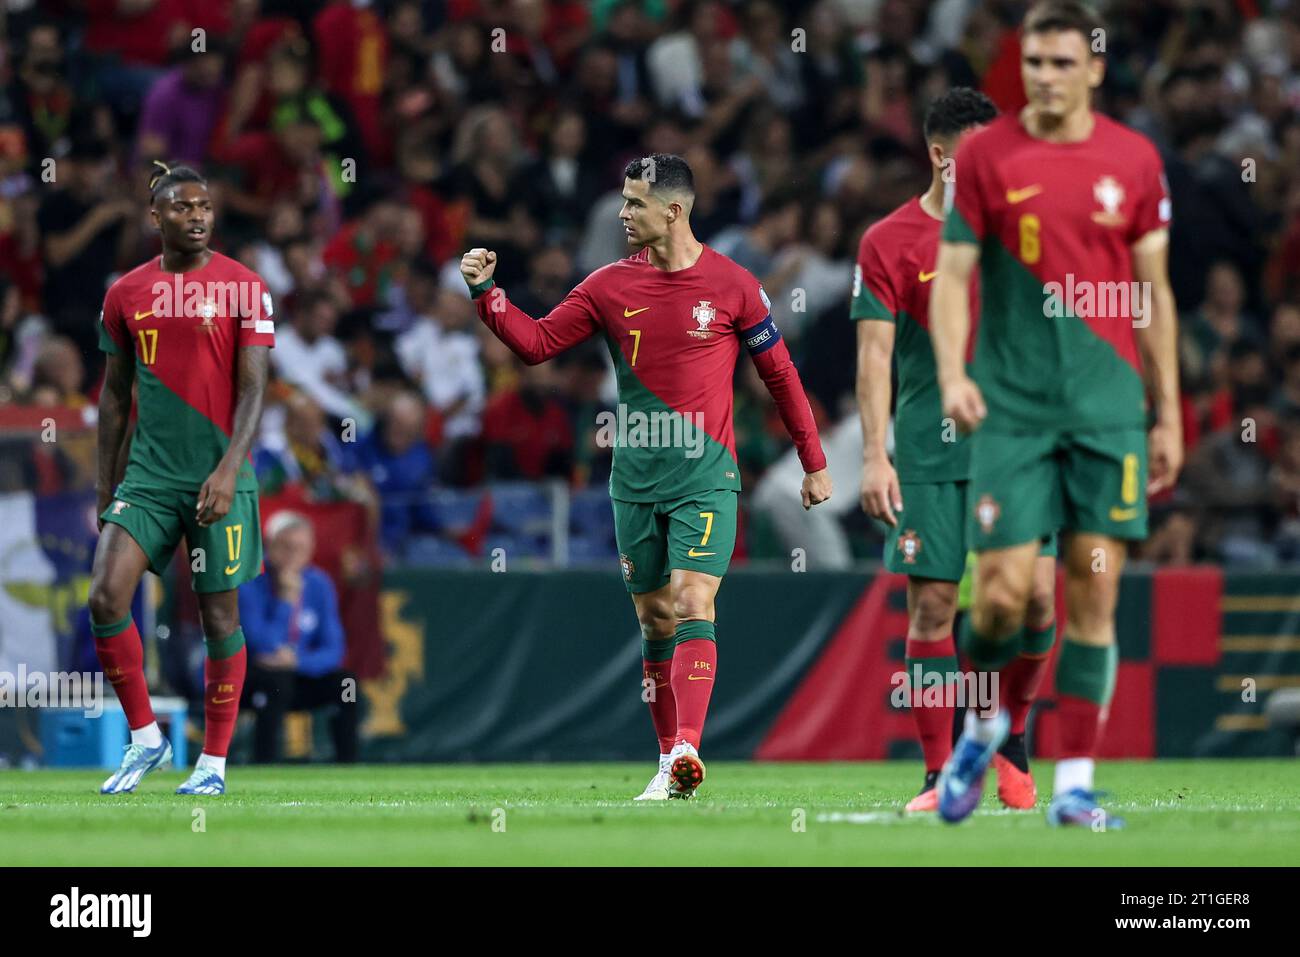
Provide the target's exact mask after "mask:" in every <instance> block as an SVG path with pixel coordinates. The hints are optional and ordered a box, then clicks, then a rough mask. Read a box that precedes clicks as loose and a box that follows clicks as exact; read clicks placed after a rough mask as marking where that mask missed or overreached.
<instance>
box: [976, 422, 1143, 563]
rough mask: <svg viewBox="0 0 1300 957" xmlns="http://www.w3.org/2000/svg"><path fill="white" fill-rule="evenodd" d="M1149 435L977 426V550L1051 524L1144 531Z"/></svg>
mask: <svg viewBox="0 0 1300 957" xmlns="http://www.w3.org/2000/svg"><path fill="white" fill-rule="evenodd" d="M1146 483H1147V436H1146V431H1145V430H1143V429H1139V428H1129V429H1089V430H1077V431H1057V430H1047V431H1041V432H1016V433H1006V432H987V433H986V432H984V431H983V430H981V431H979V432H976V433H975V443H974V446H973V448H972V451H971V482H970V493H969V494H970V499H971V501H970V504H969V509H968V512H967V516H968V526H967V527H968V528H969V530H970V541H971V547H972V548H973V549H974V550H975V551H980V552H982V551H987V550H989V549H993V548H1009V547H1010V546H1012V545H1019V544H1021V543H1023V542H1028V541H1032V540H1033V539H1035V538H1043V537H1044V536H1046V535H1049V534H1051V533H1052V532H1054V531H1055V530H1056V529H1062V530H1065V531H1074V532H1089V533H1094V534H1098V535H1108V536H1110V537H1112V538H1119V539H1128V540H1141V539H1144V538H1146V536H1147V499H1146Z"/></svg>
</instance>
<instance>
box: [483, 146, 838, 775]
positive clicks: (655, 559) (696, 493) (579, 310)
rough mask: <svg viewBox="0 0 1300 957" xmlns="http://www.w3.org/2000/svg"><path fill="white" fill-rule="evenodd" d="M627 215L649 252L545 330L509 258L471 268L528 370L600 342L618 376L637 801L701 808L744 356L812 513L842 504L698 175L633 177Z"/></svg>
mask: <svg viewBox="0 0 1300 957" xmlns="http://www.w3.org/2000/svg"><path fill="white" fill-rule="evenodd" d="M624 176H625V179H624V183H623V199H624V203H623V208H622V210H621V211H620V212H619V218H620V219H621V220H622V222H623V225H624V227H625V229H626V231H627V239H628V243H629V244H630V245H632V246H634V247H639V249H638V251H637V252H636V253H635V254H634V255H632V256H630V257H628V258H627V259H622V260H620V261H618V262H615V263H611V264H610V265H608V266H605V267H603V268H601V269H598V270H597V271H596V272H594V273H592V274H591V275H590V276H588V277H587V278H586V279H585V280H584V281H583V282H582V283H580V284H579V285H578V286H577V287H576V288H574V289H573V291H572V292H570V293H569V295H568V296H566V297H565V299H564V301H563V302H561V303H560V304H559V305H558V306H556V307H555V309H553V310H552V311H551V312H550V314H548V315H547V316H545V317H543V318H541V319H538V320H536V321H534V320H533V319H532V318H531V317H529V316H528V315H526V314H525V313H523V312H521V311H520V310H519V309H518V308H517V307H515V306H514V305H513V304H511V302H510V301H509V299H508V298H507V297H506V295H505V293H504V291H503V290H501V289H500V288H497V287H495V284H494V282H493V279H492V274H493V272H494V270H495V268H496V262H497V257H496V253H494V252H491V251H489V250H486V249H472V250H470V251H469V252H468V253H466V254H465V256H464V257H463V258H462V260H461V265H460V269H461V273H462V275H463V276H464V277H465V281H466V282H467V283H468V284H469V287H470V291H471V294H472V295H473V297H474V301H475V303H476V305H477V307H478V314H479V317H480V318H481V319H482V320H483V322H484V323H485V324H486V325H487V326H488V328H489V329H491V330H492V332H493V333H494V334H495V335H496V336H497V337H498V338H499V339H501V341H502V342H504V343H505V344H506V345H507V346H509V347H510V349H511V350H512V351H513V352H514V353H515V354H516V355H517V356H519V357H520V358H521V359H522V360H523V361H524V362H526V363H528V364H530V365H532V364H536V363H538V362H544V361H545V360H547V359H549V358H551V357H552V356H554V355H556V354H557V353H559V352H562V351H564V350H565V349H568V348H569V347H570V346H573V345H576V344H577V343H579V342H582V341H584V340H585V339H588V338H590V337H591V336H593V335H596V334H597V333H600V334H602V335H603V336H604V339H605V344H606V346H607V347H608V349H609V353H610V356H611V357H612V358H613V360H614V366H615V368H616V370H617V374H618V393H619V411H618V416H617V421H618V428H617V430H616V431H615V434H614V436H613V444H614V462H613V471H612V474H611V476H610V483H609V487H610V497H611V498H612V499H613V505H614V527H615V535H616V538H617V541H618V550H619V553H620V554H619V561H620V564H621V565H622V569H623V580H624V583H625V585H626V586H627V590H628V592H629V593H630V594H631V596H632V603H633V604H634V605H635V606H636V615H637V619H638V621H639V622H640V624H641V634H642V639H643V640H642V658H643V677H644V685H643V686H644V687H645V688H646V691H647V695H646V697H647V698H648V700H649V704H650V716H651V719H652V721H653V723H654V728H655V734H656V735H657V736H658V738H659V770H658V773H656V774H655V776H654V778H653V779H652V780H651V782H650V784H649V785H648V786H647V787H646V789H645V791H644V792H643V793H642V794H641V795H640V797H639V798H638V799H637V800H661V799H664V798H668V797H690V796H691V795H692V794H693V793H694V792H695V789H696V788H697V787H698V786H699V785H700V783H701V782H702V781H703V780H704V764H703V763H702V762H701V761H700V757H699V753H698V748H699V746H700V735H701V732H702V731H703V728H704V718H705V714H706V713H707V711H708V706H709V697H710V695H711V694H712V691H713V684H714V680H715V679H716V677H717V649H716V644H715V630H714V598H715V596H716V595H717V592H718V586H719V585H721V583H722V576H723V575H724V574H725V573H726V570H727V566H728V564H729V563H730V561H731V551H732V548H733V546H734V544H735V537H736V500H737V493H738V492H739V490H740V469H739V467H738V466H737V464H736V452H735V440H734V437H733V434H732V392H733V388H732V378H733V375H734V373H735V368H736V360H737V357H738V355H739V352H740V348H741V344H742V343H743V344H744V346H745V348H746V349H747V350H748V351H749V354H750V356H751V357H752V358H753V360H754V363H755V365H757V367H758V371H759V373H760V374H761V375H762V377H763V381H764V382H765V383H766V384H767V387H768V390H769V391H770V392H771V394H772V397H773V398H774V399H775V400H776V404H777V408H778V409H779V410H780V413H781V418H782V420H783V421H784V422H785V426H786V428H787V429H788V430H789V432H790V435H791V437H792V438H793V439H794V442H795V446H796V448H797V449H798V452H799V459H800V461H801V462H802V463H803V467H804V471H805V472H806V473H807V474H806V475H805V478H804V481H803V489H802V493H801V495H802V499H803V504H804V507H805V508H808V507H811V506H813V505H816V504H818V503H819V502H824V501H826V500H827V499H828V498H830V494H831V480H830V476H829V475H828V474H827V473H826V458H825V456H824V455H823V454H822V449H821V442H820V440H819V439H818V436H817V428H816V425H815V424H814V422H813V417H812V410H811V408H810V407H809V405H808V399H807V397H806V396H805V395H804V391H803V385H802V384H801V383H800V381H799V374H798V372H797V371H796V370H795V368H794V365H793V363H792V362H791V361H790V355H789V352H788V350H787V349H786V346H785V343H784V342H783V341H782V340H781V333H780V332H779V331H778V330H777V328H776V326H775V325H774V324H773V322H772V317H771V316H770V315H769V303H768V299H767V295H766V294H765V293H764V292H763V288H762V286H760V285H759V282H758V280H757V279H755V278H754V277H753V276H752V275H750V273H748V272H747V271H746V270H745V269H743V268H741V267H740V266H738V265H737V264H736V263H734V262H732V261H731V260H730V259H728V258H727V257H725V256H723V255H721V254H719V253H717V252H715V251H714V250H712V249H710V248H709V247H708V246H705V245H704V244H702V243H700V242H699V241H698V240H697V239H696V238H695V236H694V234H693V233H692V232H691V227H690V221H689V219H690V212H691V204H692V202H693V201H694V195H695V194H694V179H693V177H692V175H691V169H690V167H689V166H688V165H687V164H686V162H685V161H684V160H682V159H681V158H680V157H678V156H671V155H667V154H661V153H656V154H654V155H652V156H648V157H645V158H643V159H637V160H633V161H632V162H630V163H629V164H628V165H627V168H626V169H625V170H624Z"/></svg>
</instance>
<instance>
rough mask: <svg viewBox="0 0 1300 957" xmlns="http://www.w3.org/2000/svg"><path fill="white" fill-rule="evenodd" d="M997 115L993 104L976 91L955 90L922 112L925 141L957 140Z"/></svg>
mask: <svg viewBox="0 0 1300 957" xmlns="http://www.w3.org/2000/svg"><path fill="white" fill-rule="evenodd" d="M997 115H998V108H997V107H996V106H994V105H993V101H992V100H990V99H989V98H988V97H987V96H985V95H984V94H983V93H981V92H980V91H979V90H972V89H971V88H970V87H968V86H955V87H953V88H952V89H951V90H949V91H948V92H947V93H945V94H943V96H940V97H939V98H938V99H936V100H935V101H934V102H933V103H931V104H930V108H929V109H928V110H926V111H925V138H926V139H927V140H931V139H933V138H934V137H936V136H943V137H949V136H956V135H958V134H959V133H961V132H962V131H963V130H968V129H970V128H971V127H972V126H983V125H984V124H985V123H989V122H991V121H992V120H993V118H994V117H996V116H997Z"/></svg>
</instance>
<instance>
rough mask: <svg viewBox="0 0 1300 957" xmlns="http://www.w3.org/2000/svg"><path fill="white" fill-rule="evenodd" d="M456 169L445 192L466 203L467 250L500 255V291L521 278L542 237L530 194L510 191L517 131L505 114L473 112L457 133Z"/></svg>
mask: <svg viewBox="0 0 1300 957" xmlns="http://www.w3.org/2000/svg"><path fill="white" fill-rule="evenodd" d="M453 155H454V156H455V159H456V166H455V167H454V168H453V169H452V170H451V172H450V173H449V174H448V181H447V184H446V187H445V188H446V189H447V190H448V192H449V193H451V194H452V195H454V196H456V197H459V198H460V199H462V200H464V201H465V202H466V203H467V204H468V209H469V220H468V222H467V223H466V225H465V241H464V243H465V246H466V248H469V247H473V246H485V247H488V248H490V249H495V250H497V251H498V254H499V258H498V263H499V265H498V267H497V268H498V269H500V268H502V267H504V268H505V269H506V270H507V272H506V274H505V275H500V274H498V277H497V278H498V280H499V281H500V282H501V284H502V286H504V287H507V288H508V287H509V286H510V285H513V284H517V283H518V282H519V280H521V279H523V278H524V273H523V265H524V263H526V262H527V259H526V256H527V253H528V251H530V250H531V249H532V248H533V247H534V246H535V245H536V244H537V241H538V239H539V238H540V235H541V234H540V232H539V230H538V228H537V224H536V223H535V222H534V221H533V219H532V217H531V216H530V215H529V213H528V193H527V192H526V191H523V190H519V189H516V188H514V187H515V186H516V185H517V183H516V177H517V175H518V173H519V172H520V149H519V143H518V139H517V137H516V135H515V129H514V127H513V126H512V125H511V123H510V118H509V117H508V116H507V115H506V113H505V111H504V110H501V109H499V108H496V107H477V108H476V109H475V110H473V111H472V112H471V113H470V114H469V115H467V116H466V118H465V121H464V124H463V125H462V126H461V128H460V130H458V131H457V142H456V145H455V147H454V148H453Z"/></svg>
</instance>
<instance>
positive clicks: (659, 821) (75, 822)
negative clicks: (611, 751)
mask: <svg viewBox="0 0 1300 957" xmlns="http://www.w3.org/2000/svg"><path fill="white" fill-rule="evenodd" d="M652 771H653V767H652V765H651V764H650V763H643V764H545V765H542V764H527V765H520V764H511V765H429V766H398V765H370V766H356V767H320V766H316V767H292V766H285V767H271V768H247V767H234V768H232V770H231V775H230V780H229V784H230V787H231V789H232V790H231V792H230V793H229V794H227V795H225V796H223V797H220V798H198V799H196V798H193V797H180V796H178V795H175V794H173V793H172V791H173V790H174V789H175V787H176V785H177V784H179V783H180V782H181V781H182V780H183V778H184V775H183V774H181V773H180V772H166V773H163V772H155V773H153V774H151V775H149V776H148V777H147V778H146V779H145V780H144V782H143V783H142V784H141V786H140V789H139V790H138V791H137V792H136V793H135V794H127V795H118V796H113V797H101V796H100V795H99V794H98V793H97V789H98V786H99V783H100V782H101V780H102V779H103V778H104V777H106V776H107V774H106V772H100V771H35V772H22V771H4V772H0V864H2V865H6V866H8V865H72V866H90V865H124V864H126V865H132V864H142V865H199V866H213V865H228V864H244V865H248V864H251V865H275V864H309V865H369V864H399V865H401V864H413V865H424V864H471V865H472V864H552V865H553V864H579V865H581V864H602V865H609V864H650V865H655V864H663V865H674V866H681V865H683V864H706V865H737V864H771V865H780V864H799V865H807V864H888V865H962V864H995V865H996V864H1037V865H1057V864H1061V865H1070V864H1083V865H1119V866H1124V865H1198V864H1202V865H1220V866H1222V865H1251V866H1258V865H1295V864H1296V863H1297V862H1300V762H1297V761H1286V760H1276V761H1248V760H1233V761H1209V760H1203V761H1168V760H1166V761H1156V762H1108V763H1105V764H1103V765H1102V766H1101V767H1100V768H1099V769H1098V774H1097V779H1098V783H1099V785H1101V786H1103V787H1105V788H1107V789H1109V790H1110V791H1111V792H1113V794H1114V797H1113V798H1112V799H1111V801H1110V802H1109V803H1108V804H1107V808H1108V810H1110V811H1111V812H1113V813H1116V814H1121V815H1124V816H1125V817H1127V818H1128V825H1129V826H1128V828H1127V829H1126V830H1123V831H1108V832H1107V833H1094V832H1092V831H1085V830H1077V829H1072V830H1059V829H1049V828H1048V827H1047V825H1046V823H1045V821H1044V818H1043V813H1042V810H1041V800H1040V809H1039V810H1037V811H1031V812H1012V811H1006V810H1003V809H1002V808H1001V806H1000V805H999V804H998V803H997V798H996V796H995V795H994V794H993V793H992V791H993V786H992V785H993V778H992V775H990V778H989V787H988V789H987V790H986V794H985V798H984V804H983V806H982V807H981V808H980V810H978V811H977V812H976V813H975V815H974V816H973V817H972V818H971V819H970V820H968V821H966V822H965V823H963V824H961V825H959V826H956V827H953V826H950V825H946V824H944V823H943V822H941V821H939V820H937V819H935V818H934V817H933V816H924V817H916V816H913V817H903V816H901V815H900V814H899V808H901V806H902V805H903V803H904V802H905V801H906V800H907V799H908V798H909V797H911V795H912V794H913V792H914V790H915V788H916V786H917V783H918V781H919V778H920V771H919V767H918V765H917V764H916V763H914V762H891V763H871V764H754V763H725V762H719V763H715V764H710V765H709V768H708V780H707V781H706V782H705V784H704V786H703V787H702V788H701V789H700V792H699V796H698V797H696V798H694V799H692V800H690V801H667V802H655V803H649V802H642V803H636V804H634V803H633V802H632V801H631V800H629V799H630V798H631V797H632V796H633V795H635V794H639V793H640V791H641V788H642V787H644V786H645V782H646V781H647V780H648V779H649V777H650V774H651V772H652ZM1034 772H1035V776H1036V778H1037V780H1038V781H1039V789H1040V792H1046V791H1048V790H1049V788H1050V782H1051V765H1050V764H1048V763H1046V762H1036V763H1035V764H1034ZM200 810H201V811H202V812H203V814H201V815H200V814H198V813H197V812H198V811H200ZM199 824H202V826H203V828H204V829H203V830H198V829H197V828H198V826H199ZM800 825H802V829H801V828H800Z"/></svg>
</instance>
